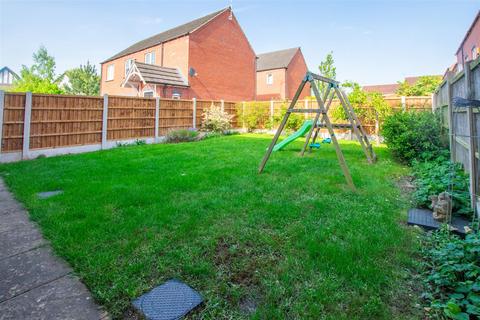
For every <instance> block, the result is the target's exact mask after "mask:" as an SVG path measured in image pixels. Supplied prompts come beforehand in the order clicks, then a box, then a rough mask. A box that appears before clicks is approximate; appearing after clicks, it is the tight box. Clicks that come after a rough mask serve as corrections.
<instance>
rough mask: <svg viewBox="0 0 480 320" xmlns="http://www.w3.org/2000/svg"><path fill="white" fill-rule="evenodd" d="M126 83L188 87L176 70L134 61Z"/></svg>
mask: <svg viewBox="0 0 480 320" xmlns="http://www.w3.org/2000/svg"><path fill="white" fill-rule="evenodd" d="M128 81H142V82H143V81H144V82H145V83H152V84H166V85H171V86H179V87H188V84H187V81H186V80H185V78H184V77H183V76H182V74H181V73H180V71H179V70H178V69H176V68H167V67H160V66H156V65H153V64H146V63H141V62H137V61H134V62H133V65H132V68H131V71H130V72H129V74H127V77H126V79H125V83H127V82H128Z"/></svg>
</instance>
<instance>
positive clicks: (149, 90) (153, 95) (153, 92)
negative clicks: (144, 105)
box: [143, 89, 155, 98]
mask: <svg viewBox="0 0 480 320" xmlns="http://www.w3.org/2000/svg"><path fill="white" fill-rule="evenodd" d="M145 93H151V94H152V98H153V97H155V91H153V90H152V89H147V90H143V97H144V98H146V97H145Z"/></svg>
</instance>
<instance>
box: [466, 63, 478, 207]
mask: <svg viewBox="0 0 480 320" xmlns="http://www.w3.org/2000/svg"><path fill="white" fill-rule="evenodd" d="M463 70H465V71H464V72H465V91H466V92H465V93H466V98H467V99H473V98H474V92H473V90H474V88H473V78H472V71H471V70H470V63H469V62H465V63H464V66H463ZM467 117H468V131H469V139H468V140H469V141H468V142H469V148H468V153H469V164H470V168H469V171H470V175H469V178H470V201H471V205H472V209H473V212H474V214H476V213H477V210H476V202H477V201H476V200H477V196H476V195H477V183H476V180H477V179H476V177H477V158H476V156H475V151H476V150H477V148H476V143H475V136H476V130H475V114H474V113H473V109H472V108H471V107H470V108H467Z"/></svg>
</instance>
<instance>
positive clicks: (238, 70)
mask: <svg viewBox="0 0 480 320" xmlns="http://www.w3.org/2000/svg"><path fill="white" fill-rule="evenodd" d="M255 58H256V56H255V52H254V50H253V49H252V47H251V45H250V43H249V42H248V39H247V37H246V36H245V34H244V33H243V31H242V29H241V27H240V25H239V23H238V21H237V19H236V18H235V15H234V14H233V12H232V10H231V8H230V7H228V8H225V9H222V10H220V11H217V12H214V13H212V14H209V15H207V16H205V17H202V18H199V19H196V20H193V21H190V22H188V23H185V24H183V25H180V26H178V27H175V28H173V29H170V30H167V31H164V32H162V33H159V34H157V35H154V36H152V37H150V38H147V39H144V40H142V41H140V42H137V43H135V44H133V45H132V46H130V47H128V48H126V49H125V50H123V51H121V52H119V53H117V54H115V55H114V56H112V57H111V58H109V59H107V60H105V61H104V62H102V64H101V89H100V91H101V94H105V93H106V94H111V95H130V96H159V97H166V98H172V97H173V98H181V99H190V98H194V97H195V98H199V99H225V100H233V101H240V100H253V99H254V98H255V89H256V88H255V70H256V67H255V64H256V59H255Z"/></svg>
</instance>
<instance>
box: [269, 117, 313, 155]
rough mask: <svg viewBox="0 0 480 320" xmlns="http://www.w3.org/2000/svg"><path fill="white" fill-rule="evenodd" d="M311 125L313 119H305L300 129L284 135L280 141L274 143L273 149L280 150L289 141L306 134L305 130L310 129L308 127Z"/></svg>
mask: <svg viewBox="0 0 480 320" xmlns="http://www.w3.org/2000/svg"><path fill="white" fill-rule="evenodd" d="M312 125H313V120H307V121H305V122H304V123H303V124H302V127H301V128H300V129H298V130H297V131H295V133H293V134H292V135H290V136H288V137H286V138H285V139H283V140H282V141H280V142H279V143H277V144H276V145H275V147H273V151H278V150H282V149H283V148H284V147H285V146H286V145H288V144H289V143H290V142H292V141H295V140H296V139H298V138H300V137H304V136H305V135H306V134H307V132H308V131H309V130H310V128H312Z"/></svg>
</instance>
